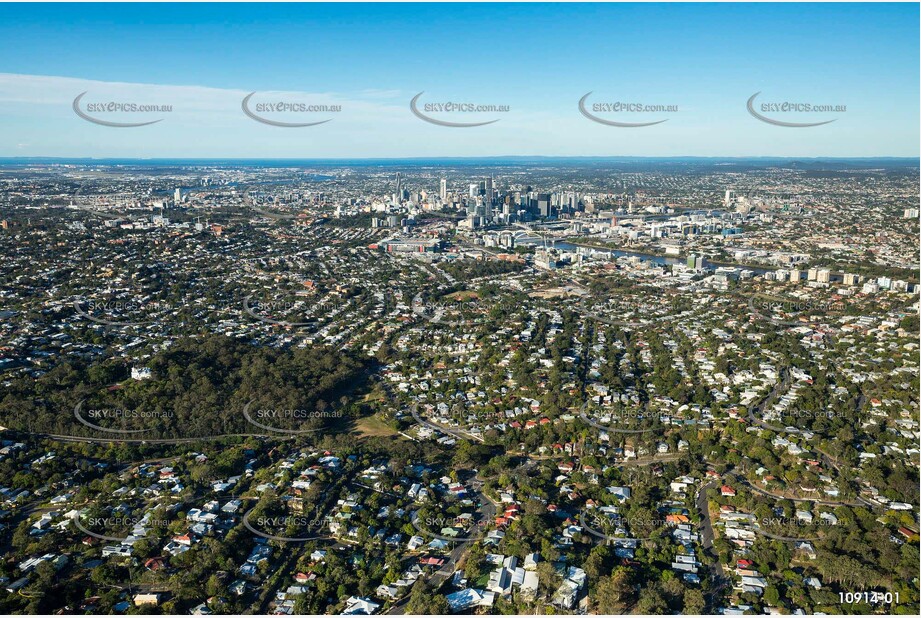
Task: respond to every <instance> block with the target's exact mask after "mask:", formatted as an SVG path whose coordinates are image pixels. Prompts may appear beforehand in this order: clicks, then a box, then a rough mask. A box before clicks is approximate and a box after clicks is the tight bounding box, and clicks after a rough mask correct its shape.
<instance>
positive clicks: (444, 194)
mask: <svg viewBox="0 0 921 618" xmlns="http://www.w3.org/2000/svg"><path fill="white" fill-rule="evenodd" d="M440 195H441V201H442V202H447V201H448V179H447V178H442V179H441V193H440Z"/></svg>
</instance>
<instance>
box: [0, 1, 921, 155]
mask: <svg viewBox="0 0 921 618" xmlns="http://www.w3.org/2000/svg"><path fill="white" fill-rule="evenodd" d="M918 52H919V7H918V5H917V4H913V3H905V4H792V3H789V4H788V3H784V4H592V5H589V4H397V5H386V4H351V5H349V4H328V5H320V4H308V5H292V4H275V5H266V4H260V5H257V4H196V5H173V4H152V5H145V4H129V5H112V4H105V5H96V4H70V5H44V6H42V5H34V4H0V156H69V157H77V156H92V157H106V156H109V157H256V158H263V157H305V158H311V157H317V158H328V157H343V158H348V157H425V156H497V155H574V156H576V155H598V156H604V155H641V156H684V155H691V156H693V155H699V156H912V157H916V156H918V154H919V151H918V145H919V133H921V129H919V59H918V58H919V53H918ZM254 91H255V92H257V95H256V96H255V98H254V99H253V104H255V103H257V102H259V101H261V102H270V101H280V102H291V103H302V104H305V105H314V104H320V105H339V106H340V107H341V111H339V112H335V113H314V112H309V113H288V114H276V113H273V112H267V113H264V114H262V117H265V118H271V119H275V120H281V121H285V122H301V121H304V122H307V121H320V120H330V122H327V123H325V124H322V125H317V126H310V127H299V128H281V127H277V126H269V125H267V124H262V123H260V122H256V121H254V120H252V119H251V118H248V117H247V116H246V115H245V114H244V113H243V112H242V111H241V100H242V98H243V97H244V96H245V95H247V94H249V93H250V92H254ZM422 91H424V92H425V94H424V95H423V96H424V98H423V99H421V102H422V103H437V102H464V103H468V102H469V103H474V104H492V105H507V106H508V107H509V111H507V112H501V113H496V112H494V113H469V114H467V113H449V114H445V113H439V112H431V113H429V114H428V115H429V116H430V117H433V118H436V119H441V120H445V121H454V122H477V121H488V120H494V119H498V120H499V121H498V122H495V123H493V124H490V125H486V126H479V127H464V128H457V127H444V126H438V125H436V124H432V123H428V122H425V121H423V120H421V119H419V118H417V117H416V116H414V115H413V114H412V113H411V111H410V109H409V102H410V100H411V99H412V97H413V96H414V95H416V94H418V93H419V92H422ZM759 91H760V92H761V93H762V94H761V95H759V97H758V99H757V105H761V104H768V103H782V102H794V103H812V104H823V105H825V104H828V105H834V106H837V105H844V106H846V111H843V112H837V113H825V112H822V113H808V112H805V113H795V112H780V111H776V112H775V111H771V110H770V108H764V109H765V110H767V111H764V114H763V115H765V116H768V117H772V118H775V119H779V120H783V121H790V122H799V123H803V122H814V121H825V120H831V119H834V120H835V121H834V122H832V123H830V124H826V125H823V126H817V127H809V128H788V127H779V126H775V125H772V124H769V123H766V122H761V121H759V120H757V119H756V118H754V117H753V116H752V115H751V114H749V113H748V111H747V109H746V101H747V100H748V99H749V97H750V96H751V95H753V94H754V93H756V92H759ZM82 92H87V95H86V96H85V98H84V100H83V101H82V103H81V105H85V104H86V103H88V102H103V103H104V102H108V101H119V102H132V103H137V104H169V105H171V106H172V109H171V111H170V112H168V113H135V114H118V113H115V114H108V113H99V114H95V116H94V117H98V118H104V119H108V120H114V121H121V122H130V121H145V120H156V119H159V120H160V122H158V123H156V124H153V125H149V126H144V127H132V128H113V127H106V126H100V125H97V124H94V123H92V122H88V121H86V120H83V119H81V118H79V117H78V116H77V114H75V113H74V111H73V109H72V104H73V99H74V98H75V97H76V96H77V95H79V94H80V93H82ZM588 92H592V93H593V94H592V95H591V98H590V99H589V100H588V105H589V106H591V105H593V104H595V103H606V102H621V101H623V102H630V103H639V104H643V105H668V106H677V111H672V112H666V113H660V112H650V113H642V112H635V113H630V112H608V111H604V110H601V111H598V112H597V113H595V115H596V116H597V117H601V118H604V119H608V120H613V121H620V122H641V123H642V122H647V121H648V122H653V121H658V120H662V119H667V122H664V123H661V124H657V125H654V126H647V127H641V128H622V127H611V126H606V125H603V124H599V123H596V122H592V121H591V120H589V119H587V118H585V117H584V116H583V115H582V114H581V113H580V112H579V109H578V102H579V99H580V98H581V97H582V96H583V95H585V94H586V93H588ZM591 109H594V108H591ZM758 109H761V108H760V107H759V108H758ZM89 115H91V116H92V115H93V114H92V113H90V114H89Z"/></svg>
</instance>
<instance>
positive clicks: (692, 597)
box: [682, 588, 706, 616]
mask: <svg viewBox="0 0 921 618" xmlns="http://www.w3.org/2000/svg"><path fill="white" fill-rule="evenodd" d="M705 608H706V602H705V601H704V593H703V592H701V591H700V590H699V589H697V588H688V589H687V590H685V591H684V610H683V612H682V613H684V614H686V615H689V616H690V615H695V614H696V615H700V614H703V613H704V609H705Z"/></svg>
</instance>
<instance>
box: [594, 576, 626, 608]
mask: <svg viewBox="0 0 921 618" xmlns="http://www.w3.org/2000/svg"><path fill="white" fill-rule="evenodd" d="M632 600H633V585H632V584H631V583H630V571H629V570H627V569H625V568H623V567H618V568H617V569H616V570H615V571H614V572H613V573H611V575H610V576H609V577H602V578H601V579H600V580H599V581H598V585H597V586H596V587H595V601H596V603H597V604H598V613H599V614H622V613H624V612H625V611H626V610H627V608H628V607H629V605H630V603H631V602H632Z"/></svg>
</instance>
